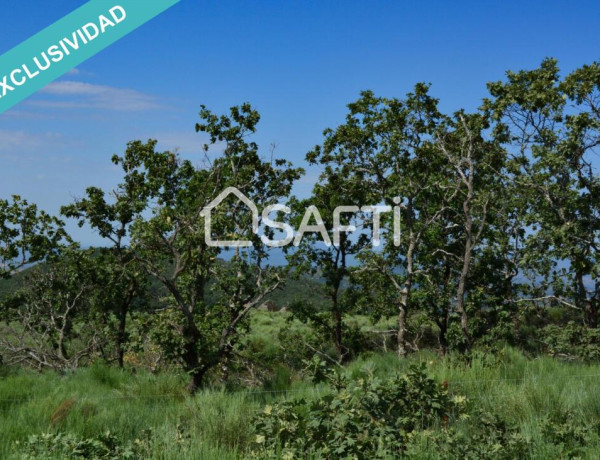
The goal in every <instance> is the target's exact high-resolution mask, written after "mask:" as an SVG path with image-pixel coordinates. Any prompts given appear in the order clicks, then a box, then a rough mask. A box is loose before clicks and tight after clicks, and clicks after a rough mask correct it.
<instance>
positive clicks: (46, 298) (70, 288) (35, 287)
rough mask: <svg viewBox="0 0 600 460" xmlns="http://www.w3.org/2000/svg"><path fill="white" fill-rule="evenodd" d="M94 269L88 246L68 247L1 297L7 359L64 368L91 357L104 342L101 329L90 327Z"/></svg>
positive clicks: (93, 318)
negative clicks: (83, 249) (83, 247)
mask: <svg viewBox="0 0 600 460" xmlns="http://www.w3.org/2000/svg"><path fill="white" fill-rule="evenodd" d="M98 268H99V267H98V265H97V264H96V262H95V260H94V258H93V256H92V254H91V252H90V251H80V250H78V249H77V248H67V249H65V250H64V251H63V253H62V254H61V255H60V257H55V258H53V259H52V260H51V261H49V262H47V263H46V264H45V265H43V266H37V267H35V268H33V269H31V270H30V271H29V272H28V273H27V275H26V283H25V284H24V286H23V287H22V288H21V289H19V290H18V291H16V292H14V293H12V294H11V295H10V296H9V297H8V298H6V299H4V300H3V302H2V303H3V307H4V312H5V315H6V316H5V319H6V327H5V328H4V331H3V334H2V336H1V337H0V344H2V347H3V349H4V350H6V352H7V354H6V358H7V361H6V362H7V363H8V364H19V363H26V364H28V365H31V366H33V367H36V368H38V369H40V370H41V369H44V368H50V369H54V370H65V369H75V368H77V367H78V366H79V365H80V364H81V363H82V362H83V361H84V360H88V361H89V360H91V359H93V357H94V356H95V354H96V353H97V352H98V350H99V349H100V347H101V346H102V341H103V331H102V330H101V329H100V328H96V327H90V325H91V324H94V323H95V322H96V319H97V318H96V314H97V311H96V310H95V309H94V304H93V301H92V299H93V298H94V291H95V290H97V288H98V285H97V283H96V276H97V271H98Z"/></svg>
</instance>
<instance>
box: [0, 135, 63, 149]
mask: <svg viewBox="0 0 600 460" xmlns="http://www.w3.org/2000/svg"><path fill="white" fill-rule="evenodd" d="M63 141H64V140H63V137H62V135H61V134H59V133H52V132H47V133H42V134H33V133H30V132H27V131H12V130H7V129H0V152H10V153H13V152H19V151H23V150H24V151H28V152H31V151H33V150H35V149H38V148H41V147H46V146H48V145H56V144H62V143H63Z"/></svg>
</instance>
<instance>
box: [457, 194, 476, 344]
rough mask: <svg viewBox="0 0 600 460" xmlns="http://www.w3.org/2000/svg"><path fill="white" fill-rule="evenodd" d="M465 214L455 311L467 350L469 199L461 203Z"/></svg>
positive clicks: (470, 243) (468, 342)
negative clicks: (466, 305)
mask: <svg viewBox="0 0 600 460" xmlns="http://www.w3.org/2000/svg"><path fill="white" fill-rule="evenodd" d="M463 210H464V213H465V217H466V219H465V249H464V253H463V265H462V269H461V272H460V278H459V280H458V289H457V291H456V311H457V312H458V314H459V315H460V328H461V330H462V333H463V336H464V338H465V342H466V346H467V350H469V349H470V348H471V343H472V341H471V335H470V334H469V317H468V316H467V311H466V309H465V291H466V288H467V276H468V275H469V267H470V265H471V257H472V252H473V233H472V231H473V221H472V218H471V209H470V197H468V201H465V202H464V203H463Z"/></svg>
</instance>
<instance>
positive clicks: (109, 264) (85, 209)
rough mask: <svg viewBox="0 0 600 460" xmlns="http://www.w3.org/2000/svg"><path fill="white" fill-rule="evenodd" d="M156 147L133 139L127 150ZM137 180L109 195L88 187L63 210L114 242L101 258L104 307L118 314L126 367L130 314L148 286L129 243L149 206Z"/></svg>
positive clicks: (119, 341)
mask: <svg viewBox="0 0 600 460" xmlns="http://www.w3.org/2000/svg"><path fill="white" fill-rule="evenodd" d="M154 146H155V144H154V143H153V142H149V143H147V144H145V145H144V144H141V143H136V142H134V143H130V144H129V145H128V146H127V149H128V150H131V151H134V150H138V151H142V150H145V151H146V152H151V151H152V150H153V149H154ZM134 179H135V178H133V177H132V178H131V180H130V181H127V182H126V183H124V184H121V185H120V186H119V187H117V188H116V189H115V190H113V191H112V192H111V193H110V198H109V197H108V196H107V194H106V193H105V192H104V191H103V190H101V189H99V188H97V187H89V188H88V189H87V190H86V197H85V198H81V199H78V200H76V201H75V203H73V204H71V205H68V206H63V208H62V209H61V213H62V214H63V215H64V216H66V217H70V218H75V219H77V220H78V224H79V226H80V227H82V226H83V225H85V224H88V225H89V226H90V227H91V228H92V229H93V230H95V231H97V232H98V234H99V235H100V236H101V237H102V238H105V239H107V240H108V241H110V243H111V244H112V247H111V248H110V249H109V250H106V249H103V250H102V251H100V252H99V253H98V257H100V258H101V265H102V267H103V269H104V270H103V273H104V275H105V280H104V283H105V286H106V287H105V290H104V291H103V294H104V299H103V304H104V310H105V311H106V312H107V313H113V314H115V315H116V318H117V323H118V325H117V331H116V334H115V345H116V354H117V361H118V364H119V367H123V357H124V354H125V344H126V342H127V315H128V314H129V313H130V311H131V308H132V306H133V305H134V303H135V302H136V301H137V299H139V298H141V297H142V296H143V295H144V293H145V290H146V288H147V277H146V276H145V272H144V271H143V269H142V268H141V267H140V265H139V263H138V261H137V259H136V258H135V256H134V254H133V252H132V251H131V248H130V247H129V246H128V241H129V238H130V237H131V234H130V232H131V226H132V224H133V222H134V221H135V220H136V219H138V218H140V216H141V213H142V212H144V210H145V209H146V206H147V201H146V200H145V198H146V197H145V195H144V194H142V195H141V196H140V195H139V192H140V184H139V183H138V182H137V181H136V180H134Z"/></svg>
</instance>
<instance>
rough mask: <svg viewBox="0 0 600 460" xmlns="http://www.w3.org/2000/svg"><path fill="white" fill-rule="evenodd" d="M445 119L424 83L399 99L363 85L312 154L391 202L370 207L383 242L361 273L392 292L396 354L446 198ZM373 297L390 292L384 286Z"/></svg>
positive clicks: (368, 284) (402, 350) (368, 285)
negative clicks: (439, 140)
mask: <svg viewBox="0 0 600 460" xmlns="http://www.w3.org/2000/svg"><path fill="white" fill-rule="evenodd" d="M443 119H444V118H443V116H442V115H441V114H440V112H439V111H438V108H437V100H436V99H434V98H433V97H431V96H430V95H429V88H428V86H427V85H425V84H418V85H416V86H415V89H414V92H412V93H409V94H408V95H407V96H406V98H405V99H403V100H399V99H385V98H378V97H375V95H374V94H373V93H372V92H370V91H366V92H363V93H362V94H361V98H360V99H359V100H358V101H356V102H355V103H353V104H350V105H349V114H348V116H347V117H346V123H345V124H343V125H341V126H339V127H338V128H336V129H335V130H327V131H325V141H324V143H323V146H322V147H319V148H318V149H316V150H315V151H314V153H312V157H314V158H318V159H319V161H320V162H321V163H322V164H331V165H335V166H336V167H337V168H339V170H340V175H342V176H343V177H345V178H347V179H346V180H347V181H353V182H354V183H356V184H360V185H359V186H358V187H360V188H362V189H363V190H366V191H368V193H366V194H364V195H363V197H364V198H365V199H368V200H369V201H370V203H372V204H380V205H386V206H387V207H388V208H387V213H386V214H378V215H375V214H373V218H372V221H371V227H372V228H374V227H375V226H377V224H376V222H377V221H378V220H381V229H382V233H383V235H384V237H383V238H382V239H383V241H384V243H383V247H382V250H380V251H379V250H377V251H362V254H361V255H360V259H361V260H362V263H363V266H362V267H361V269H360V270H361V271H363V272H364V276H363V275H361V276H360V277H359V279H360V280H361V284H362V285H363V286H364V288H365V290H366V291H370V290H372V289H373V288H375V287H377V286H379V287H382V288H383V289H386V290H391V291H392V292H393V293H394V295H393V296H391V298H392V299H393V300H392V304H391V305H390V306H389V312H390V313H392V314H395V315H396V316H397V318H398V329H397V341H398V354H399V355H400V356H404V355H405V354H406V347H405V341H406V331H407V326H406V321H407V315H408V311H409V310H410V308H411V303H412V299H411V296H412V291H413V286H414V283H415V276H416V275H417V274H418V273H419V272H420V271H421V270H425V269H426V267H424V266H423V265H422V264H420V257H421V255H422V254H424V252H423V251H426V249H425V248H423V246H422V239H423V236H424V234H425V232H426V231H427V229H428V228H429V227H430V226H431V225H433V224H434V223H435V222H436V221H437V220H438V219H439V218H440V217H441V215H442V213H443V212H444V209H445V206H446V203H447V202H448V201H449V200H450V197H449V196H446V195H447V192H446V190H445V189H444V188H443V185H444V183H445V182H444V181H445V178H444V174H443V171H444V170H445V161H446V160H445V159H444V158H443V157H442V156H441V154H440V152H439V150H436V148H435V139H434V135H435V133H436V130H437V127H438V125H439V124H440V123H441V122H442V121H443ZM358 187H357V188H358ZM451 193H453V192H451ZM454 193H455V192H454ZM392 209H394V212H391V211H392ZM396 214H399V215H396ZM396 221H398V222H400V221H401V223H402V232H401V233H400V234H399V235H398V236H394V225H396V224H395V222H396ZM374 277H378V278H379V277H383V279H385V280H386V282H382V280H375V279H374ZM373 296H374V297H375V298H379V299H390V295H388V293H383V292H379V293H375V294H374V295H373Z"/></svg>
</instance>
